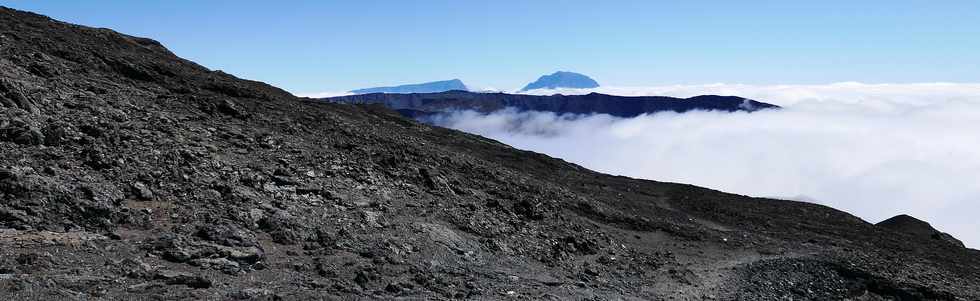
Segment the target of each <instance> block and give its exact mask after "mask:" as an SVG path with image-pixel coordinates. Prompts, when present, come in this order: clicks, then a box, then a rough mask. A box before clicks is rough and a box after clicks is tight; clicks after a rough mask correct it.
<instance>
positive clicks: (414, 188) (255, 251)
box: [0, 7, 980, 300]
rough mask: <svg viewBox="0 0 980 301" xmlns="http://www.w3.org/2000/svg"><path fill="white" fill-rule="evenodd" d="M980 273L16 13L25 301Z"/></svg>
mask: <svg viewBox="0 0 980 301" xmlns="http://www.w3.org/2000/svg"><path fill="white" fill-rule="evenodd" d="M165 25H166V24H160V26H165ZM719 143H720V144H719V145H724V141H720V142H719ZM764 159H765V158H760V160H764ZM977 271H980V251H976V250H972V249H967V248H963V247H959V246H956V245H953V244H947V243H937V241H936V240H935V239H933V238H931V237H924V236H922V235H916V234H910V233H907V232H905V231H895V230H892V229H890V228H887V227H879V226H875V225H872V224H870V223H867V222H865V221H863V220H861V219H859V218H857V217H854V216H852V215H850V214H847V213H845V212H841V211H838V210H835V209H833V208H829V207H826V206H821V205H817V204H809V203H801V202H793V201H784V200H775V199H766V198H752V197H746V196H742V195H735V194H729V193H724V192H720V191H716V190H711V189H705V188H701V187H696V186H693V185H686V184H676V183H665V182H657V181H649V180H639V179H632V178H627V177H620V176H611V175H606V174H602V173H598V172H595V171H591V170H588V169H586V168H584V167H582V166H578V165H575V164H570V163H568V162H566V161H563V160H560V159H556V158H551V157H548V156H546V155H543V154H539V153H534V152H530V151H523V150H519V149H515V148H512V147H510V146H507V145H504V144H502V143H500V142H497V141H494V140H490V139H486V138H483V137H480V136H477V135H471V134H466V133H463V132H459V131H454V130H450V129H445V128H439V127H433V126H429V125H426V124H421V123H418V122H415V121H413V120H410V119H406V118H403V117H401V116H399V115H397V114H395V113H394V112H392V111H391V110H389V109H387V108H385V107H383V106H378V105H350V104H336V103H327V102H323V101H319V100H311V99H308V98H297V97H294V96H292V95H291V94H289V93H288V92H286V91H283V90H281V89H278V88H276V87H273V86H270V85H267V84H264V83H261V82H256V81H250V80H244V79H239V78H237V77H235V76H232V75H229V74H227V73H224V72H221V71H214V70H209V69H206V68H204V67H202V66H201V65H198V64H196V63H194V62H191V61H187V60H184V59H181V58H179V57H177V56H176V55H174V54H173V53H171V52H170V51H168V50H167V49H166V48H164V47H163V45H161V44H160V43H159V42H156V41H154V40H151V39H147V38H140V37H134V36H128V35H124V34H120V33H117V32H115V31H112V30H109V29H98V28H89V27H84V26H78V25H72V24H68V23H64V22H59V21H55V20H52V19H50V18H47V17H44V16H41V15H37V14H33V13H27V12H22V11H16V10H12V9H8V8H2V7H0V296H2V297H5V298H6V299H9V300H65V299H71V300H93V299H105V300H143V299H160V300H187V299H192V300H200V299H205V300H231V299H239V300H244V299H257V300H280V299H282V300H310V299H315V300H319V299H370V300H376V299H381V300H394V299H413V300H414V299H422V300H455V299H490V300H493V299H516V300H578V299H589V300H667V299H674V300H698V299H720V300H782V299H793V300H846V299H858V300H921V299H930V300H977V299H980V273H978V272H977Z"/></svg>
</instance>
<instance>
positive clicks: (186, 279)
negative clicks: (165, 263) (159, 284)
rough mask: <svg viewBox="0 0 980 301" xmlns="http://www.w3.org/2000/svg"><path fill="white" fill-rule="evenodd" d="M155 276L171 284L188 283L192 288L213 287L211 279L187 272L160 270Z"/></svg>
mask: <svg viewBox="0 0 980 301" xmlns="http://www.w3.org/2000/svg"><path fill="white" fill-rule="evenodd" d="M154 278H156V279H159V280H163V282H164V283H166V284H170V285H186V286H188V287H192V288H209V287H211V280H208V279H205V278H204V277H201V276H197V275H194V274H191V273H187V272H178V271H171V270H162V271H158V272H157V274H156V276H155V277H154Z"/></svg>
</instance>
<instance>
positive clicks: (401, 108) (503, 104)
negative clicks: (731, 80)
mask: <svg viewBox="0 0 980 301" xmlns="http://www.w3.org/2000/svg"><path fill="white" fill-rule="evenodd" d="M322 100H324V101H327V102H335V103H346V104H382V105H385V106H387V107H389V108H391V109H394V110H397V111H398V112H399V113H402V115H404V116H406V117H410V118H417V117H424V116H429V115H433V114H438V113H446V112H453V111H460V110H472V111H477V112H481V113H490V112H493V111H497V110H501V109H504V108H513V109H517V110H520V111H540V112H552V113H556V114H609V115H613V116H617V117H635V116H638V115H641V114H653V113H659V112H677V113H683V112H688V111H694V110H701V111H725V112H735V111H745V112H753V111H757V110H763V109H777V108H779V107H778V106H776V105H772V104H768V103H764V102H759V101H755V100H751V99H745V98H741V97H737V96H717V95H702V96H695V97H691V98H674V97H665V96H635V97H628V96H615V95H606V94H599V93H590V94H588V95H561V94H556V95H551V96H537V95H524V94H505V93H474V92H466V91H450V92H443V93H416V94H382V93H374V94H364V95H348V96H339V97H330V98H323V99H322Z"/></svg>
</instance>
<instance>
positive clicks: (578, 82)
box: [520, 71, 599, 91]
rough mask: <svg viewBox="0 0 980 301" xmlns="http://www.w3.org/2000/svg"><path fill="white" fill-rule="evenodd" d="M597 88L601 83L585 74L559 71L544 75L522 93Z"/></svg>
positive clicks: (525, 87) (528, 85) (523, 89)
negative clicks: (538, 90) (541, 90)
mask: <svg viewBox="0 0 980 301" xmlns="http://www.w3.org/2000/svg"><path fill="white" fill-rule="evenodd" d="M597 87H599V83H598V82H596V81H595V80H593V79H592V78H590V77H588V76H586V75H584V74H579V73H575V72H567V71H558V72H555V73H552V74H549V75H542V76H541V77H539V78H538V80H536V81H534V82H531V83H529V84H527V86H524V88H522V89H521V90H520V91H528V90H536V89H558V88H572V89H589V88H597Z"/></svg>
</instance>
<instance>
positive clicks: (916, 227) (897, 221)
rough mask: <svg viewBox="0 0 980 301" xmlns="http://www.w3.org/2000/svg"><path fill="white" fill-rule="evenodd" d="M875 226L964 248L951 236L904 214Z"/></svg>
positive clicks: (961, 243)
mask: <svg viewBox="0 0 980 301" xmlns="http://www.w3.org/2000/svg"><path fill="white" fill-rule="evenodd" d="M875 226H878V227H881V228H885V229H889V230H893V231H897V232H901V233H905V234H909V235H913V236H917V237H921V238H928V239H934V240H937V241H942V242H945V243H949V244H951V245H954V246H958V247H965V246H964V245H963V242H962V241H960V240H959V239H956V238H955V237H953V236H952V235H949V234H948V233H945V232H941V231H939V230H936V228H933V227H932V225H930V224H929V223H927V222H925V221H922V220H919V219H917V218H914V217H911V216H908V215H905V214H901V215H897V216H894V217H892V218H889V219H886V220H884V221H881V222H880V223H877V224H875Z"/></svg>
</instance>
